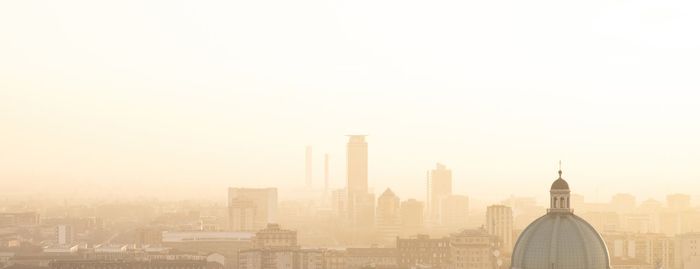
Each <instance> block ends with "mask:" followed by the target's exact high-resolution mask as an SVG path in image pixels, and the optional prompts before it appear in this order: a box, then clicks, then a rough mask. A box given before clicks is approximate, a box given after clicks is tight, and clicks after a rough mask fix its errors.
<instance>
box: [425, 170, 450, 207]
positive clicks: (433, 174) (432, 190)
mask: <svg viewBox="0 0 700 269" xmlns="http://www.w3.org/2000/svg"><path fill="white" fill-rule="evenodd" d="M451 194H452V171H451V170H449V169H447V167H445V165H443V164H440V163H438V164H436V167H435V169H434V170H432V171H430V174H429V178H428V199H427V200H428V214H429V216H430V219H431V220H433V221H435V220H437V219H438V217H439V215H440V201H441V200H442V199H443V198H445V197H447V196H449V195H451Z"/></svg>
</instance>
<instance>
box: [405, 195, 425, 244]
mask: <svg viewBox="0 0 700 269" xmlns="http://www.w3.org/2000/svg"><path fill="white" fill-rule="evenodd" d="M424 209H425V206H424V204H423V202H420V201H416V200H415V199H408V200H406V201H403V202H401V234H402V235H403V236H408V235H414V234H418V233H422V232H423V231H424V229H425V222H424V219H425V213H424V212H425V210H424Z"/></svg>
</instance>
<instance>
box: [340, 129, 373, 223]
mask: <svg viewBox="0 0 700 269" xmlns="http://www.w3.org/2000/svg"><path fill="white" fill-rule="evenodd" d="M367 158H368V155H367V142H366V141H365V136H364V135H350V136H349V140H348V143H347V188H346V190H347V195H348V199H347V205H348V210H347V214H348V218H349V221H350V224H351V225H352V227H353V228H354V229H356V230H358V231H362V232H366V231H369V230H371V229H372V227H373V226H374V202H375V197H374V194H371V193H369V189H368V159H367Z"/></svg>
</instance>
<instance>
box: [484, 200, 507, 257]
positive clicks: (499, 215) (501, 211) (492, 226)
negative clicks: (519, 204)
mask: <svg viewBox="0 0 700 269" xmlns="http://www.w3.org/2000/svg"><path fill="white" fill-rule="evenodd" d="M486 230H487V231H488V233H489V234H490V235H495V236H496V237H498V239H499V240H500V242H501V250H504V251H506V252H507V253H510V252H511V251H512V250H513V210H512V209H511V208H510V207H508V206H504V205H492V206H489V207H488V208H486Z"/></svg>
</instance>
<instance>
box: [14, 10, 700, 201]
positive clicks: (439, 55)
mask: <svg viewBox="0 0 700 269" xmlns="http://www.w3.org/2000/svg"><path fill="white" fill-rule="evenodd" d="M267 4H269V5H267ZM267 4H266V3H257V2H256V3H225V2H217V3H209V4H201V3H195V2H192V1H175V2H170V1H169V2H161V1H154V2H150V3H148V4H143V3H141V2H134V1H120V2H119V3H109V4H106V3H100V4H98V3H93V2H89V1H69V2H63V3H45V5H34V4H33V3H31V2H26V1H8V2H3V3H2V4H0V18H2V22H3V23H2V24H0V36H3V37H4V38H3V42H0V58H2V59H3V61H2V62H0V70H1V71H2V72H1V73H2V75H1V77H0V97H1V98H0V107H2V108H3V113H2V114H1V116H0V125H1V126H2V127H3V128H2V130H3V139H2V140H0V147H1V148H3V154H2V155H0V162H2V163H3V164H4V165H3V169H0V178H2V179H3V180H1V181H0V188H3V189H8V188H10V189H16V190H17V191H18V192H21V193H23V194H26V195H31V194H34V193H42V194H44V195H46V194H50V193H56V192H60V193H62V196H68V197H72V196H77V195H81V194H83V193H88V192H89V191H92V192H95V193H100V194H101V196H105V197H110V196H111V197H117V196H118V195H122V194H128V195H132V196H136V197H138V196H151V195H150V194H152V196H157V197H167V196H177V197H182V198H196V197H214V196H218V197H221V199H225V197H223V196H222V195H221V194H220V192H218V191H217V190H218V189H220V188H225V187H228V186H230V185H238V184H239V183H242V184H243V185H258V184H259V185H275V186H282V185H287V186H285V187H286V188H292V187H296V186H297V185H298V182H300V180H299V179H303V177H304V175H303V173H304V170H303V167H301V166H300V165H299V164H300V163H303V158H304V156H303V153H300V151H303V147H304V146H305V145H312V146H313V147H314V149H315V150H316V152H318V153H319V154H316V157H317V158H315V159H314V161H315V163H314V167H322V166H321V165H320V164H319V163H318V161H319V160H320V158H319V157H320V156H321V155H320V153H328V154H329V155H330V156H336V157H334V158H332V159H331V160H330V167H331V170H330V171H331V177H330V179H331V186H333V187H337V186H342V184H343V183H342V182H344V181H345V178H344V173H345V171H344V169H342V167H344V166H343V163H344V162H345V160H344V158H342V156H344V147H343V143H344V137H343V135H345V134H352V133H363V134H368V135H369V137H368V139H369V141H370V142H371V144H372V145H374V147H373V150H372V151H371V152H370V159H371V162H370V167H369V175H370V178H371V182H373V183H372V185H373V187H374V189H375V191H377V192H378V191H380V190H383V189H385V188H386V187H393V188H392V190H394V191H395V192H397V193H400V194H402V195H410V196H415V197H422V196H421V194H422V193H423V192H422V189H421V187H422V184H415V185H413V184H397V182H421V181H422V180H423V179H424V171H425V170H426V169H429V168H430V167H432V166H433V165H434V163H436V162H440V163H445V164H446V165H448V166H449V167H451V168H452V169H453V171H454V173H455V174H454V182H455V186H454V187H455V190H459V192H467V193H468V194H469V195H472V196H475V195H485V196H486V197H487V198H488V197H500V196H504V195H510V194H515V195H528V196H532V195H538V192H537V189H536V188H534V187H533V186H534V185H537V184H540V183H542V184H544V183H545V181H546V179H547V178H548V175H549V170H548V169H547V168H548V167H551V166H554V165H555V164H556V161H557V160H560V159H561V160H563V161H564V165H565V169H566V170H567V173H568V174H569V176H570V178H571V179H572V184H574V185H576V186H577V188H576V189H577V191H578V192H580V193H583V194H584V195H585V196H586V197H589V199H595V197H596V196H598V199H599V200H604V199H607V198H606V197H609V196H611V195H612V194H614V193H618V192H631V193H635V194H637V195H638V196H643V197H649V196H655V197H656V198H657V199H660V198H661V197H658V196H661V194H659V193H658V192H662V193H675V192H683V191H686V190H692V189H700V188H699V187H700V186H698V183H697V182H700V174H698V173H699V172H698V170H697V169H695V167H694V166H695V165H696V164H697V163H699V162H700V155H698V154H700V153H699V152H700V143H698V142H697V137H700V125H698V124H696V123H695V122H696V121H697V120H696V118H697V116H698V115H700V111H699V110H698V106H697V104H696V103H697V102H696V100H698V97H699V96H698V91H697V90H696V89H697V88H698V86H700V84H698V81H697V80H696V79H695V76H694V74H696V73H698V71H700V70H698V66H697V65H696V64H694V63H696V62H698V61H700V58H699V57H700V53H698V52H697V51H698V50H697V48H698V46H699V45H700V41H699V40H698V38H697V37H696V36H695V35H691V34H686V33H692V32H694V30H695V29H694V27H693V26H694V25H697V24H699V22H698V18H697V16H694V15H693V14H694V13H693V12H692V11H694V10H698V4H697V3H695V2H688V1H666V2H664V3H656V2H649V1H642V2H622V3H617V2H607V1H587V2H585V3H560V2H556V3H552V2H551V1H546V0H535V1H530V2H529V3H527V4H526V3H523V2H521V1H513V0H509V1H507V2H506V3H504V4H503V5H500V4H497V3H492V2H486V3H477V2H458V1H453V2H450V1H448V2H444V3H441V4H436V5H429V4H427V3H423V4H421V3H406V2H403V1H387V2H384V3H382V4H376V3H371V2H369V1H353V2H352V3H345V2H343V1H330V2H327V3H326V2H324V3H321V2H319V1H317V0H303V1H295V3H293V4H292V3H288V2H286V1H271V2H269V3H267ZM278 8H279V9H278ZM282 10H284V12H283V11H282ZM396 11H400V12H396ZM516 11H517V12H516ZM387 14H391V15H390V16H389V17H390V18H392V19H387ZM123 16H128V17H129V18H130V19H129V20H124V19H123V18H124V17H123ZM415 18H424V19H423V20H415ZM535 18H536V19H535ZM87 22H89V23H87ZM552 22H556V23H552ZM247 25H253V26H254V27H249V26H247ZM261 33H265V34H261ZM300 148H301V149H302V150H300ZM397 156H401V158H397ZM271 163H274V165H275V167H274V169H270V165H271ZM314 174H315V175H321V173H320V172H319V171H318V169H316V170H315V171H314ZM317 178H318V177H317ZM18 182H22V183H25V182H26V183H31V184H29V185H31V186H32V187H31V188H29V187H24V188H22V187H23V186H24V185H22V184H16V183H18ZM202 182H205V183H206V184H200V183H202ZM301 182H303V181H301ZM314 182H319V180H315V181H314ZM474 182H479V184H478V185H475V184H473V183H474ZM520 182H528V184H523V186H521V187H520V188H517V189H513V190H504V189H500V188H496V187H498V186H512V185H514V184H519V183H520ZM580 182H585V183H586V184H580ZM65 183H70V184H65ZM530 183H532V184H530ZM66 185H78V186H80V187H81V188H74V187H66ZM135 185H138V186H140V187H141V188H142V190H143V191H141V192H140V193H137V192H138V191H137V192H134V191H133V190H131V191H129V190H130V187H131V186H135ZM164 185H165V186H166V187H165V188H164V187H163V186H164ZM202 185H203V186H202ZM398 185H400V186H398ZM259 187H264V186H259ZM693 195H694V196H696V197H697V196H698V195H699V194H698V193H694V194H693ZM543 199H546V197H545V198H543Z"/></svg>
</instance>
